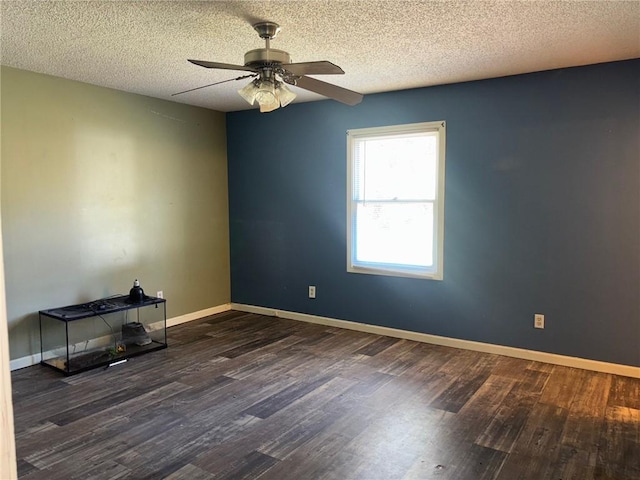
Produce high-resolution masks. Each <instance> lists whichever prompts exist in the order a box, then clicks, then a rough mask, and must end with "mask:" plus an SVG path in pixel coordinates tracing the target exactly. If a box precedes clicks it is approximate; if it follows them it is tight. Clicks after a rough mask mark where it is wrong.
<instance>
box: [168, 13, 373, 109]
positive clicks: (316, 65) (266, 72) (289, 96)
mask: <svg viewBox="0 0 640 480" xmlns="http://www.w3.org/2000/svg"><path fill="white" fill-rule="evenodd" d="M253 28H254V30H255V31H256V32H258V35H259V36H260V38H262V39H264V40H265V42H266V45H265V48H258V49H255V50H250V51H248V52H247V53H245V55H244V65H233V64H229V63H220V62H209V61H205V60H189V62H191V63H193V64H194V65H198V66H201V67H205V68H216V69H223V70H242V71H248V72H254V73H255V77H256V78H255V79H254V80H252V81H251V82H250V83H249V84H248V85H246V86H245V87H243V88H241V89H240V90H238V93H239V94H240V96H241V97H242V98H244V99H245V100H246V101H247V102H248V103H249V105H253V104H254V103H258V105H260V111H261V112H271V111H273V110H276V109H277V108H280V107H286V106H287V105H289V104H290V103H291V102H292V101H293V100H294V99H295V98H296V94H295V93H293V92H292V91H291V90H289V89H288V88H287V86H286V84H289V85H294V86H297V87H300V88H304V89H305V90H309V91H311V92H314V93H318V94H320V95H324V96H325V97H329V98H332V99H334V100H337V101H338V102H342V103H345V104H347V105H356V104H358V103H360V102H361V101H362V94H360V93H357V92H354V91H351V90H347V89H346V88H342V87H338V86H337V85H333V84H330V83H326V82H323V81H321V80H317V79H315V78H311V77H307V76H306V75H327V74H333V75H340V74H344V71H343V70H342V69H341V68H340V67H338V66H337V65H334V64H333V63H331V62H328V61H317V62H303V63H291V57H290V56H289V54H288V53H287V52H285V51H283V50H276V49H272V48H271V40H272V39H273V38H274V37H275V36H276V35H277V34H278V32H279V31H280V26H279V25H278V24H277V23H273V22H260V23H256V24H254V25H253ZM240 78H245V77H238V79H240ZM219 83H222V82H219ZM212 85H215V84H212ZM198 88H201V87H198ZM198 88H195V89H190V90H186V91H184V92H180V93H178V94H174V95H179V94H182V93H187V92H190V91H193V90H197V89H198Z"/></svg>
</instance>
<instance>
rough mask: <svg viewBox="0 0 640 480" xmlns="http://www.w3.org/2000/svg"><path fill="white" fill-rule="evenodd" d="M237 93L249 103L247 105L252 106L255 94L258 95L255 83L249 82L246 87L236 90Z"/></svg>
mask: <svg viewBox="0 0 640 480" xmlns="http://www.w3.org/2000/svg"><path fill="white" fill-rule="evenodd" d="M238 93H239V94H240V96H241V97H242V98H244V99H245V100H246V101H247V102H248V103H249V105H253V103H254V102H255V100H256V93H258V87H257V85H256V82H255V81H253V82H249V83H248V84H247V85H245V86H244V87H242V88H241V89H240V90H238Z"/></svg>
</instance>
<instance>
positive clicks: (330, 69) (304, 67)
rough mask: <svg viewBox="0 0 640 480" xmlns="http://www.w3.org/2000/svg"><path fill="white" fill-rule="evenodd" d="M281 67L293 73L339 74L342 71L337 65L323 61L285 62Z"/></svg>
mask: <svg viewBox="0 0 640 480" xmlns="http://www.w3.org/2000/svg"><path fill="white" fill-rule="evenodd" d="M282 67H283V68H284V69H285V70H286V71H287V72H290V73H292V74H294V75H340V74H343V73H344V70H342V69H341V68H340V67H339V66H337V65H335V64H333V63H331V62H327V61H326V60H325V61H320V62H301V63H285V64H283V65H282Z"/></svg>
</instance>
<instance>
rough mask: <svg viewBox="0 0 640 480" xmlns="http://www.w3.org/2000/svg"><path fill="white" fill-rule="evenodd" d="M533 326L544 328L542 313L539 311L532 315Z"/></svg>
mask: <svg viewBox="0 0 640 480" xmlns="http://www.w3.org/2000/svg"><path fill="white" fill-rule="evenodd" d="M533 326H534V328H544V315H543V314H541V313H536V314H534V315H533Z"/></svg>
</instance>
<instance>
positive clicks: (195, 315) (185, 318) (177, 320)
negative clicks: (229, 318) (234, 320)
mask: <svg viewBox="0 0 640 480" xmlns="http://www.w3.org/2000/svg"><path fill="white" fill-rule="evenodd" d="M229 310H231V304H230V303H224V304H222V305H218V306H217V307H211V308H205V309H204V310H199V311H197V312H192V313H187V314H185V315H180V316H178V317H173V318H167V328H168V327H175V326H176V325H180V324H181V323H186V322H192V321H194V320H199V319H200V318H204V317H209V316H211V315H215V314H216V313H223V312H227V311H229Z"/></svg>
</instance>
